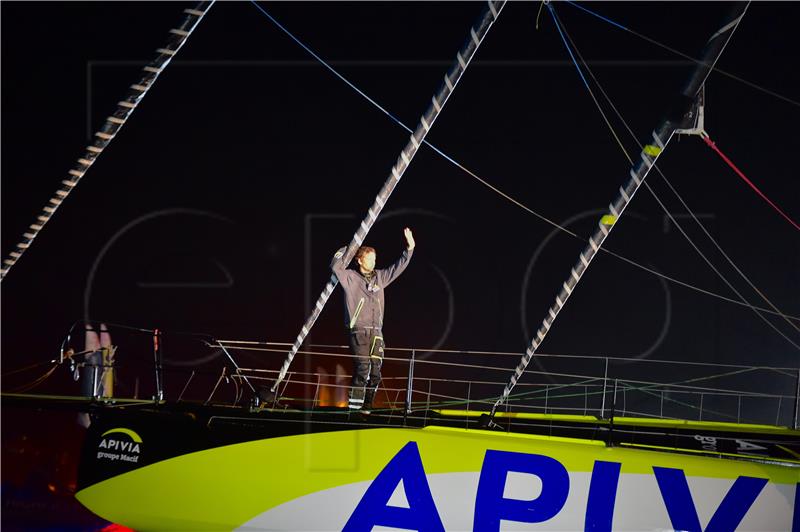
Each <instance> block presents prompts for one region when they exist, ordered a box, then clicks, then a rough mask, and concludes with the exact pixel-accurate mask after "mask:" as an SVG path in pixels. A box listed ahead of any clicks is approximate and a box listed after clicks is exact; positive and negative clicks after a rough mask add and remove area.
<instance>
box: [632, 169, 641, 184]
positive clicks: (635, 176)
mask: <svg viewBox="0 0 800 532" xmlns="http://www.w3.org/2000/svg"><path fill="white" fill-rule="evenodd" d="M631 179H633V180H634V181H635V182H636V184H637V185H641V184H642V180H641V179H639V175H638V174H637V173H636V171H635V170H634V169H633V168H631Z"/></svg>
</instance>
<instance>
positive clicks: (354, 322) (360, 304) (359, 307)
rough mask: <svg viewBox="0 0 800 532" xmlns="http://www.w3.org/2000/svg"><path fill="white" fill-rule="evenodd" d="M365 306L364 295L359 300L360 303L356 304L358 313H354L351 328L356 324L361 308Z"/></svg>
mask: <svg viewBox="0 0 800 532" xmlns="http://www.w3.org/2000/svg"><path fill="white" fill-rule="evenodd" d="M363 307H364V298H363V297H362V298H361V301H359V302H358V305H357V306H356V313H355V314H353V318H352V319H351V320H350V328H351V329H352V328H353V327H354V326H355V324H356V320H357V319H358V315H359V314H361V309H362V308H363Z"/></svg>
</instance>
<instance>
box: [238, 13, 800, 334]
mask: <svg viewBox="0 0 800 532" xmlns="http://www.w3.org/2000/svg"><path fill="white" fill-rule="evenodd" d="M251 1H252V0H251ZM254 4H255V3H254ZM255 5H256V7H257V8H258V9H259V11H261V12H262V13H263V14H264V15H265V16H266V17H267V18H268V19H269V20H270V21H271V22H272V23H274V24H275V25H276V26H277V27H278V28H279V29H280V30H281V31H283V32H284V33H285V34H286V35H287V36H288V37H289V38H291V39H292V40H293V41H294V42H295V43H297V44H298V45H299V46H300V47H301V48H303V49H304V50H305V51H307V52H308V53H309V54H310V55H311V56H312V57H314V59H316V60H317V61H318V62H319V63H320V64H321V65H322V66H324V67H325V68H327V69H328V70H329V71H330V72H331V73H332V74H333V75H335V76H336V77H337V78H339V79H340V80H341V81H342V82H344V83H345V84H346V85H347V86H349V87H350V88H352V89H353V90H354V91H355V92H356V93H358V94H359V95H360V96H362V97H363V98H364V99H365V100H367V101H368V102H369V103H371V104H372V105H373V106H374V107H376V108H377V109H378V110H379V111H381V112H382V113H383V114H385V115H386V116H387V117H389V118H390V119H391V120H392V121H393V122H395V123H396V124H397V125H399V126H400V127H402V128H403V129H405V130H406V131H408V132H409V133H411V132H412V130H411V128H410V127H408V126H407V125H405V123H403V122H402V121H401V120H400V119H399V118H397V117H395V116H394V115H393V114H392V113H391V112H389V111H388V110H387V109H386V108H384V107H383V106H381V105H380V104H379V103H378V102H376V101H375V100H374V99H372V98H371V97H370V96H369V95H367V94H366V93H365V92H364V91H362V90H361V89H359V88H358V87H357V86H356V85H355V84H354V83H352V82H351V81H350V80H348V79H347V78H346V77H344V76H343V75H342V74H340V73H339V72H338V71H337V70H336V69H334V68H333V67H332V66H330V65H329V64H328V63H326V62H325V60H324V59H322V58H321V57H320V56H319V55H318V54H316V53H315V52H314V51H313V50H312V49H311V48H309V47H308V46H307V45H306V44H304V43H303V42H302V41H301V40H300V39H299V38H297V37H296V36H295V35H294V34H293V33H291V32H290V31H289V30H288V29H287V28H285V27H284V26H283V25H281V24H280V23H279V22H278V21H277V20H275V19H274V18H273V17H272V16H271V15H270V14H269V13H267V12H266V11H264V10H263V9H262V8H261V7H260V6H258V5H257V4H255ZM590 73H591V71H590ZM601 90H602V88H601ZM617 114H619V113H617ZM424 144H425V145H426V146H428V147H429V148H431V149H432V150H433V151H434V152H435V153H436V154H438V155H439V156H441V157H442V158H443V159H445V160H446V161H448V162H449V163H451V164H453V165H454V166H455V167H456V168H458V169H459V170H462V171H463V172H464V173H466V174H467V175H469V176H470V177H472V178H473V179H475V180H476V181H478V182H479V183H480V184H482V185H483V186H485V187H486V188H488V189H489V190H491V191H492V192H494V193H496V194H497V195H499V196H501V197H502V198H504V199H505V200H507V201H509V202H510V203H513V204H514V205H516V206H517V207H519V208H521V209H522V210H524V211H526V212H527V213H529V214H531V215H533V216H535V217H536V218H538V219H540V220H542V221H543V222H545V223H547V224H549V225H550V226H552V227H554V228H555V229H558V230H559V231H561V232H563V233H566V234H568V235H570V236H572V237H574V238H576V239H578V240H580V241H581V242H583V243H584V244H585V243H588V241H587V240H586V239H585V238H583V237H582V236H580V235H578V234H576V233H575V232H573V231H571V230H569V229H567V228H566V227H563V226H562V225H559V224H558V223H556V222H554V221H553V220H551V219H549V218H547V217H546V216H543V215H541V214H539V213H538V212H536V211H534V210H533V209H531V208H530V207H528V206H527V205H525V204H523V203H521V202H520V201H518V200H516V199H515V198H513V197H511V196H510V195H508V194H506V193H505V192H503V191H502V190H500V189H499V188H497V187H495V186H494V185H492V184H491V183H489V182H488V181H486V180H485V179H483V178H481V177H480V176H478V175H477V174H476V173H475V172H473V171H471V170H470V169H469V168H467V167H465V166H464V165H462V164H461V163H459V162H458V161H456V160H455V159H454V158H453V157H451V156H449V155H448V154H446V153H445V152H443V151H442V150H441V149H439V148H438V147H437V146H435V145H434V144H431V142H430V141H428V140H427V139H426V140H425V141H424ZM656 171H658V172H660V170H659V168H658V167H656ZM600 250H601V251H602V252H604V253H607V254H609V255H611V256H612V257H615V258H617V259H619V260H621V261H623V262H626V263H628V264H630V265H631V266H634V267H636V268H639V269H640V270H643V271H645V272H648V273H650V274H652V275H655V276H656V277H660V278H662V279H664V280H667V281H670V282H672V283H674V284H677V285H679V286H683V287H684V288H688V289H689V290H694V291H695V292H698V293H701V294H704V295H707V296H710V297H714V298H716V299H719V300H722V301H726V302H728V303H732V304H734V305H739V306H744V307H749V308H757V309H758V310H760V311H762V312H766V313H769V314H775V315H778V316H781V317H783V318H788V319H792V320H796V321H800V317H798V316H791V315H786V314H783V313H781V312H776V311H772V310H769V309H765V308H762V307H753V306H752V305H749V304H748V303H743V302H741V301H737V300H735V299H731V298H729V297H726V296H723V295H722V294H717V293H715V292H711V291H709V290H705V289H703V288H700V287H697V286H694V285H691V284H689V283H686V282H684V281H681V280H679V279H676V278H674V277H670V276H668V275H666V274H663V273H661V272H658V271H656V270H653V269H652V268H648V267H647V266H644V265H643V264H640V263H638V262H636V261H634V260H632V259H629V258H627V257H625V256H623V255H620V254H618V253H616V252H614V251H611V250H609V249H606V248H601V249H600Z"/></svg>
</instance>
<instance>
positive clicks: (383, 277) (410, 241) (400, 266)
mask: <svg viewBox="0 0 800 532" xmlns="http://www.w3.org/2000/svg"><path fill="white" fill-rule="evenodd" d="M403 235H404V236H405V239H406V250H405V251H404V252H403V254H402V255H400V258H399V259H397V261H396V262H395V263H394V264H392V265H391V266H389V267H388V268H385V269H381V270H377V274H378V282H379V283H380V285H381V286H382V287H384V288H385V287H387V286H389V285H390V284H391V283H392V281H394V280H395V279H397V278H398V277H400V274H401V273H403V271H404V270H405V269H406V267H407V266H408V263H409V262H410V261H411V256H412V255H413V254H414V247H415V246H416V242H414V234H413V233H412V232H411V229H409V228H408V227H406V228H405V229H404V230H403Z"/></svg>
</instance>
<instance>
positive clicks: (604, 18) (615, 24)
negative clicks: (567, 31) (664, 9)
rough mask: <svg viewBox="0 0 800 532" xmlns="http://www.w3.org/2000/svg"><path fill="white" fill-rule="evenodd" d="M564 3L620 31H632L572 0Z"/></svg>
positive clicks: (566, 0)
mask: <svg viewBox="0 0 800 532" xmlns="http://www.w3.org/2000/svg"><path fill="white" fill-rule="evenodd" d="M564 1H565V2H566V3H568V4H569V5H572V6H575V7H577V8H578V9H580V10H581V11H585V12H586V13H589V14H590V15H593V16H595V17H597V18H599V19H600V20H604V21H606V22H608V23H609V24H611V25H612V26H616V27H618V28H619V29H622V30H625V31H631V30H629V29H628V28H626V27H625V26H623V25H622V24H618V23H616V22H614V21H613V20H611V19H610V18H606V17H604V16H603V15H601V14H599V13H595V12H594V11H592V10H591V9H587V8H585V7H583V6H582V5H580V4H577V3H575V2H572V1H571V0H564ZM548 5H549V4H548Z"/></svg>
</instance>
